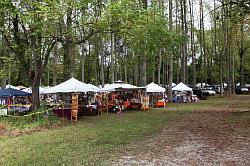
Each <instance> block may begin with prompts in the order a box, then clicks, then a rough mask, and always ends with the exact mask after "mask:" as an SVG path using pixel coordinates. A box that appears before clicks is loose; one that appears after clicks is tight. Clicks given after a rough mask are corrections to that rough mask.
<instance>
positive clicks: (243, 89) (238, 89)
mask: <svg viewBox="0 0 250 166" xmlns="http://www.w3.org/2000/svg"><path fill="white" fill-rule="evenodd" d="M235 92H236V93H237V94H248V93H249V90H248V88H247V87H240V86H237V87H236V89H235Z"/></svg>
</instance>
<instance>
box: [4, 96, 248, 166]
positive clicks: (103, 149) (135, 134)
mask: <svg viewBox="0 0 250 166" xmlns="http://www.w3.org/2000/svg"><path fill="white" fill-rule="evenodd" d="M249 99H250V96H238V97H235V98H230V99H229V98H220V97H213V98H210V99H209V100H207V101H202V102H200V103H195V104H169V105H168V106H167V108H166V109H152V110H151V111H144V112H143V111H130V112H124V113H122V114H109V115H103V116H92V117H86V116H85V117H80V119H79V121H78V122H77V123H70V124H66V125H63V126H62V127H60V128H55V129H48V130H45V131H41V132H35V133H32V134H30V135H27V134H26V135H22V136H18V137H15V138H9V137H2V139H0V149H1V151H0V156H1V158H0V165H25V166H26V165H36V166H37V165H101V164H102V163H103V162H104V161H105V160H107V159H110V158H112V157H113V156H115V155H117V153H119V150H121V149H123V148H126V147H127V146H129V145H133V144H136V142H138V141H142V140H143V139H145V138H146V137H147V136H148V135H151V134H154V133H155V132H157V131H159V130H160V129H162V128H164V127H165V126H166V125H167V124H168V123H170V122H172V121H173V120H174V119H175V118H176V117H178V116H182V114H185V113H190V112H191V111H194V110H198V109H210V108H222V107H223V108H228V107H235V108H240V109H249V108H250V105H249ZM245 100H246V101H245ZM237 103H239V104H237ZM237 105H238V106H237ZM0 138H1V136H0Z"/></svg>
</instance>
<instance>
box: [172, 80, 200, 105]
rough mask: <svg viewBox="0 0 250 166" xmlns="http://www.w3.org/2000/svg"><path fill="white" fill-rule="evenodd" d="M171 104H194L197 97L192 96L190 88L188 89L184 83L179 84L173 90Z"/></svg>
mask: <svg viewBox="0 0 250 166" xmlns="http://www.w3.org/2000/svg"><path fill="white" fill-rule="evenodd" d="M172 91H173V99H172V100H173V102H177V103H187V102H196V101H197V100H198V98H197V96H195V95H193V90H192V88H190V87H188V86H187V85H185V84H184V83H182V82H180V83H179V84H178V85H176V86H175V87H174V88H173V89H172Z"/></svg>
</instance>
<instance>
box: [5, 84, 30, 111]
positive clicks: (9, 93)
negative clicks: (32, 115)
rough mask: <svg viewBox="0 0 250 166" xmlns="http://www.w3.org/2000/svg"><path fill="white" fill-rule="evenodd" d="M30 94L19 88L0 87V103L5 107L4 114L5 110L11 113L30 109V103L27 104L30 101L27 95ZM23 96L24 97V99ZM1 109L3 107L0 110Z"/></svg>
mask: <svg viewBox="0 0 250 166" xmlns="http://www.w3.org/2000/svg"><path fill="white" fill-rule="evenodd" d="M31 95H32V94H31V93H27V92H23V91H21V90H17V89H12V88H7V89H0V99H1V100H0V101H1V102H0V104H1V105H4V106H5V107H6V108H5V109H6V111H5V112H6V114H7V111H8V112H13V113H16V112H26V111H29V110H30V104H27V103H30V101H28V98H27V96H31ZM24 97H26V99H25V98H24ZM25 100H26V101H25ZM2 111H3V109H1V110H0V112H2ZM0 114H2V113H0ZM6 114H5V115H6Z"/></svg>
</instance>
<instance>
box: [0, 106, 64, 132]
mask: <svg viewBox="0 0 250 166" xmlns="http://www.w3.org/2000/svg"><path fill="white" fill-rule="evenodd" d="M63 121H64V120H63V119H61V118H58V117H57V116H54V115H53V114H52V112H51V110H50V109H47V110H45V109H44V108H40V109H38V110H36V111H33V112H31V113H29V114H27V115H21V116H12V115H9V116H1V117H0V130H2V133H3V130H4V131H11V130H19V131H29V130H33V129H35V128H39V127H46V126H47V127H49V126H53V125H57V124H60V123H62V122H63ZM0 135H3V134H1V133H0Z"/></svg>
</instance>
